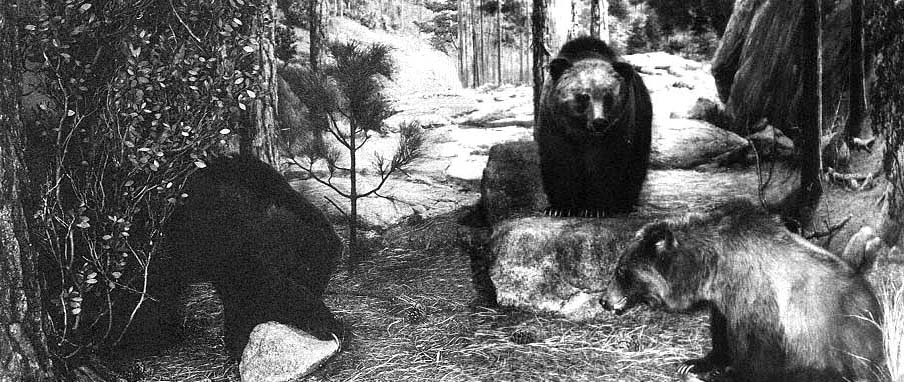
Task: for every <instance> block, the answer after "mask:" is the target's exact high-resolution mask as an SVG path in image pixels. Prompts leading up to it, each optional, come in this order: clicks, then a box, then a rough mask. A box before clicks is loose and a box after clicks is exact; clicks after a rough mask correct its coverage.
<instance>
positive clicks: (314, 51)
mask: <svg viewBox="0 0 904 382" xmlns="http://www.w3.org/2000/svg"><path fill="white" fill-rule="evenodd" d="M320 3H321V0H309V3H308V24H309V28H310V30H309V31H310V33H309V35H310V40H311V43H310V46H309V49H308V51H309V58H308V61H310V63H311V71H314V72H316V71H317V67H318V66H319V63H320V46H321V45H323V44H322V43H321V41H320V33H321V32H320V29H321V21H322V20H321V19H322V17H321V14H320Z"/></svg>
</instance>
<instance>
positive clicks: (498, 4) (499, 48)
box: [496, 0, 502, 85]
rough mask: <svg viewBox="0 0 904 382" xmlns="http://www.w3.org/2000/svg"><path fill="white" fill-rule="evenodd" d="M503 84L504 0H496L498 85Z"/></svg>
mask: <svg viewBox="0 0 904 382" xmlns="http://www.w3.org/2000/svg"><path fill="white" fill-rule="evenodd" d="M501 84H502V0H497V1H496V85H501Z"/></svg>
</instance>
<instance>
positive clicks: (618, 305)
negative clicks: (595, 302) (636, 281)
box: [600, 297, 628, 315]
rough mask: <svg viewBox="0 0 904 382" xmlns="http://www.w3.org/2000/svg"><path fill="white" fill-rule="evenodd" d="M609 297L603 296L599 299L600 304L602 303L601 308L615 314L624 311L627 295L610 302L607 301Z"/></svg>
mask: <svg viewBox="0 0 904 382" xmlns="http://www.w3.org/2000/svg"><path fill="white" fill-rule="evenodd" d="M609 300H610V298H609V297H603V298H601V299H600V304H601V305H603V309H605V310H607V311H610V312H614V313H615V314H616V315H621V314H622V313H624V312H625V306H626V305H627V303H628V298H627V297H621V298H619V299H618V301H614V302H611V301H609Z"/></svg>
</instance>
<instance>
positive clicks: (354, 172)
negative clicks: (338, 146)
mask: <svg viewBox="0 0 904 382" xmlns="http://www.w3.org/2000/svg"><path fill="white" fill-rule="evenodd" d="M348 132H349V135H348V144H349V150H348V154H349V167H348V168H349V169H350V170H351V171H350V172H349V193H348V195H349V198H348V200H349V204H350V205H351V211H350V213H349V215H348V262H349V263H348V269H349V270H350V271H354V270H355V268H356V267H357V265H358V263H360V262H361V260H363V259H362V258H361V255H362V254H363V252H362V251H360V250H359V249H358V168H357V165H358V163H357V155H356V154H357V152H358V150H357V147H358V146H357V142H356V139H355V138H356V135H357V132H358V126H357V125H356V124H355V122H351V123H349V128H348Z"/></svg>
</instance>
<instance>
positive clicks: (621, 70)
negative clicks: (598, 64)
mask: <svg viewBox="0 0 904 382" xmlns="http://www.w3.org/2000/svg"><path fill="white" fill-rule="evenodd" d="M612 69H615V72H616V73H618V74H619V75H621V76H622V78H624V79H625V81H631V80H632V79H634V76H636V75H637V70H635V69H634V65H631V64H630V63H628V62H623V61H615V62H613V63H612Z"/></svg>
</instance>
